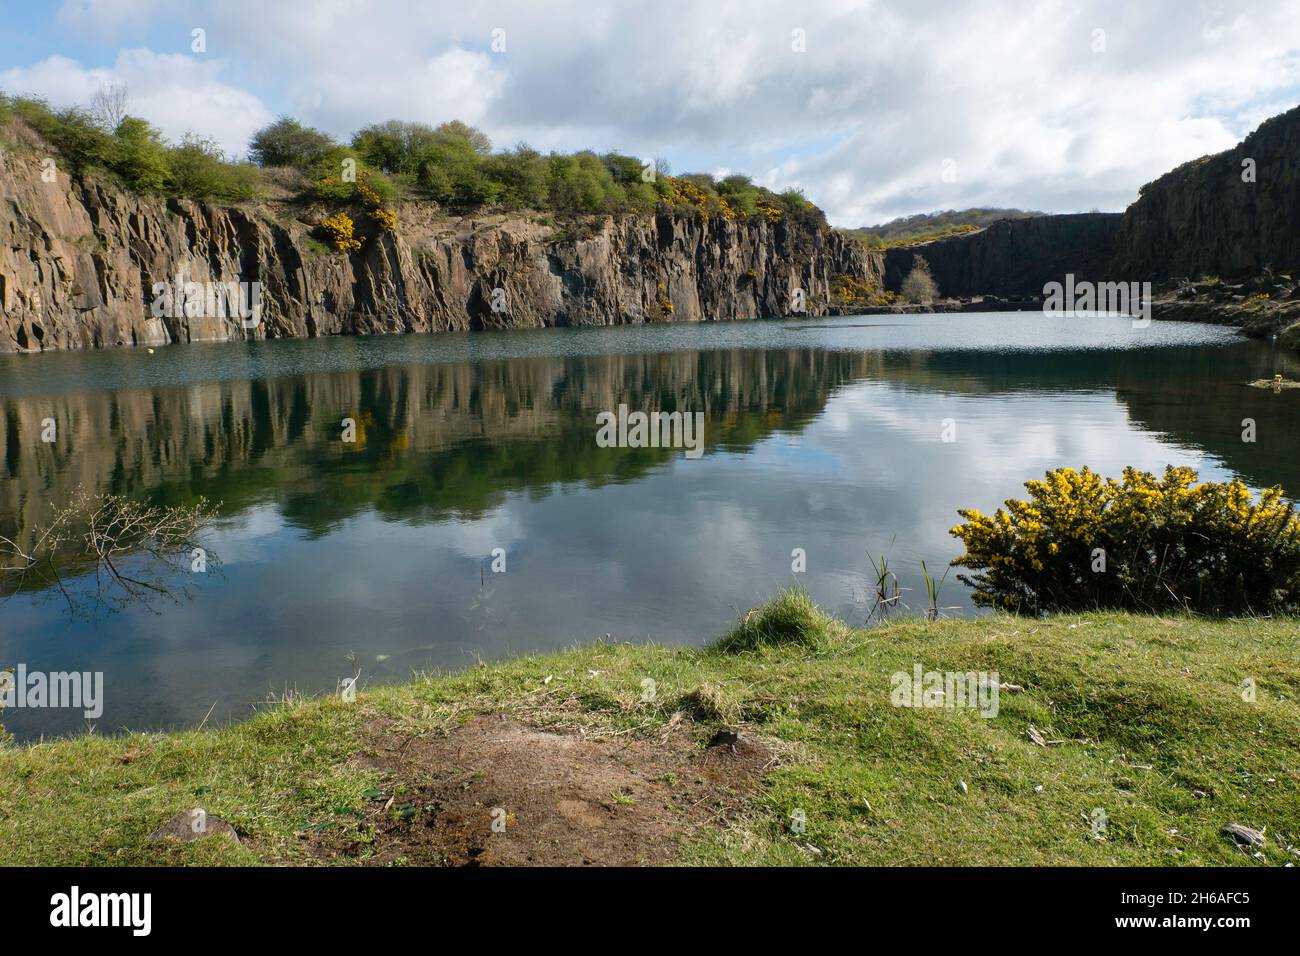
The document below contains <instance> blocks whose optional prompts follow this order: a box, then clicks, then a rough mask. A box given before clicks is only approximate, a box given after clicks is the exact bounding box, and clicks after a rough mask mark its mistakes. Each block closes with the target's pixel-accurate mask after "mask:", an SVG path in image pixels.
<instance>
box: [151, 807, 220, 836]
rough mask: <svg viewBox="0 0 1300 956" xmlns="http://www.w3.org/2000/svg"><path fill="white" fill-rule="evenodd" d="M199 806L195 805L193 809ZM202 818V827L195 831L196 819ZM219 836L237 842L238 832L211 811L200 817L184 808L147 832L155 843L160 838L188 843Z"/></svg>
mask: <svg viewBox="0 0 1300 956" xmlns="http://www.w3.org/2000/svg"><path fill="white" fill-rule="evenodd" d="M198 809H200V808H198V807H196V808H195V810H198ZM199 820H202V829H201V830H198V831H196V830H195V825H196V823H197V821H199ZM209 836H221V837H226V838H227V839H230V840H234V841H235V842H236V843H238V842H239V834H238V833H236V832H235V828H234V827H232V826H231V825H230V824H229V823H227V822H226V821H225V820H223V819H221V818H220V817H217V816H213V815H212V814H211V813H209V814H207V815H206V816H203V817H200V816H198V815H196V814H195V811H194V810H185V811H182V812H181V813H178V814H176V816H174V817H172V818H171V819H170V820H168V821H167V822H166V823H164V824H163V825H162V826H160V827H159V828H158V829H157V830H154V831H153V833H150V834H149V840H150V841H151V842H153V843H157V842H159V841H161V840H167V839H172V840H182V841H184V842H186V843H188V842H189V841H191V840H201V839H202V838H203V837H209Z"/></svg>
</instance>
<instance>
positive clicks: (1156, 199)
mask: <svg viewBox="0 0 1300 956" xmlns="http://www.w3.org/2000/svg"><path fill="white" fill-rule="evenodd" d="M1297 157H1300V107H1297V108H1295V109H1292V110H1289V111H1288V112H1286V113H1282V114H1281V115H1279V116H1274V117H1273V118H1272V119H1270V120H1268V121H1266V122H1265V123H1263V124H1262V125H1261V126H1260V127H1259V128H1258V129H1257V130H1255V131H1254V132H1253V133H1251V134H1250V135H1249V136H1247V137H1246V138H1245V139H1244V140H1242V142H1241V143H1240V145H1238V146H1237V147H1236V148H1235V149H1230V150H1228V151H1227V152H1224V153H1218V154H1217V155H1214V156H1205V157H1202V158H1201V159H1197V160H1194V161H1192V162H1190V163H1185V164H1183V165H1182V166H1179V167H1178V168H1177V169H1175V170H1173V171H1172V172H1169V173H1166V174H1165V175H1164V176H1161V177H1160V178H1159V179H1157V180H1155V181H1154V182H1151V183H1148V184H1147V185H1146V186H1143V187H1142V190H1141V193H1140V194H1139V197H1138V199H1137V201H1136V202H1135V203H1133V205H1131V206H1129V208H1128V209H1127V211H1125V213H1124V219H1123V222H1122V224H1121V226H1120V231H1119V235H1118V236H1117V237H1116V247H1115V269H1116V271H1117V272H1118V273H1119V274H1120V275H1121V276H1123V277H1127V278H1130V279H1138V280H1145V281H1151V282H1160V281H1162V280H1165V279H1170V278H1174V277H1180V276H1181V277H1187V278H1192V279H1195V278H1198V277H1201V276H1221V277H1224V278H1243V277H1246V276H1251V275H1256V274H1258V273H1259V272H1260V271H1261V270H1263V269H1265V268H1268V269H1271V270H1273V271H1274V272H1288V273H1289V272H1294V271H1297V270H1300V164H1298V163H1297Z"/></svg>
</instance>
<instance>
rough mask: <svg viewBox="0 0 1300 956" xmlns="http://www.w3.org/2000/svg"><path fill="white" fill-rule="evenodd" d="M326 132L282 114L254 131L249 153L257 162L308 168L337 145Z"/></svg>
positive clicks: (260, 164)
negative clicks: (268, 124) (272, 121)
mask: <svg viewBox="0 0 1300 956" xmlns="http://www.w3.org/2000/svg"><path fill="white" fill-rule="evenodd" d="M337 146H338V144H337V143H335V142H334V140H333V139H332V138H330V137H329V136H328V135H326V134H325V133H322V132H321V131H320V130H318V129H312V128H311V127H309V126H303V125H302V124H301V123H299V122H298V121H297V120H295V119H290V118H289V117H287V116H281V117H280V118H279V119H278V120H276V121H275V122H274V123H272V124H271V125H270V126H265V127H263V128H262V129H260V130H258V131H257V132H256V133H254V134H253V139H252V141H251V142H250V144H249V149H248V155H249V158H251V159H252V160H253V162H255V163H257V164H258V165H259V166H293V167H296V168H298V169H307V168H308V167H310V166H312V165H313V164H315V163H316V162H318V161H319V160H320V159H321V158H322V157H323V156H325V155H326V154H327V153H328V152H330V150H332V149H334V148H336V147H337Z"/></svg>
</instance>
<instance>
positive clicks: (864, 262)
mask: <svg viewBox="0 0 1300 956" xmlns="http://www.w3.org/2000/svg"><path fill="white" fill-rule="evenodd" d="M19 133H20V139H19V141H18V142H15V143H11V144H10V148H8V149H6V150H5V151H4V153H3V154H0V163H2V164H3V168H2V169H0V301H2V302H3V316H2V317H0V351H10V352H12V351H19V350H24V349H73V348H91V347H103V346H114V345H162V344H166V343H171V342H197V341H222V340H231V339H244V338H253V339H260V338H286V337H302V336H317V335H340V334H365V333H386V332H435V331H446V330H462V329H478V328H489V327H501V328H507V327H509V328H520V327H538V326H550V325H609V324H619V323H636V322H651V321H673V322H698V321H704V320H724V319H742V318H757V317H767V316H778V315H786V314H789V313H790V312H791V311H792V309H791V294H792V290H794V289H801V290H803V293H804V301H805V306H806V310H807V313H808V314H809V315H821V314H824V313H825V312H826V311H827V310H828V308H829V306H830V301H831V286H832V281H833V279H834V278H835V277H836V276H837V275H841V274H848V275H852V276H855V277H857V278H861V279H866V280H869V281H874V282H877V283H878V282H879V281H880V279H881V276H880V268H881V259H880V257H879V256H872V255H870V254H868V253H867V252H865V250H863V249H862V248H861V247H860V246H859V245H858V244H856V243H854V242H852V241H850V240H848V239H847V238H845V237H843V236H841V235H839V234H837V233H834V232H832V231H830V230H829V229H826V228H824V227H822V228H817V227H806V226H801V225H799V224H796V223H787V222H777V223H769V222H767V221H755V220H734V221H729V220H723V219H713V220H709V221H702V220H700V219H698V218H696V219H686V218H681V217H673V216H667V215H662V216H642V217H633V216H628V217H619V218H614V217H595V218H589V219H585V220H582V221H578V222H572V223H567V224H564V225H563V226H553V225H550V224H547V223H546V222H545V220H543V219H542V218H540V217H536V216H527V215H522V214H521V215H513V216H502V215H497V216H479V217H474V218H468V219H453V218H446V217H439V216H438V215H437V214H436V213H435V212H434V211H433V210H432V209H431V207H429V206H422V205H419V204H405V205H399V206H398V207H397V208H396V211H397V215H398V222H399V226H398V229H397V231H396V232H395V233H385V232H380V233H378V234H376V235H373V236H371V237H370V238H368V239H367V240H366V242H365V243H364V245H363V247H362V249H361V251H360V252H357V253H352V254H348V253H343V252H336V251H333V250H331V249H327V248H326V247H325V246H323V245H322V244H321V243H320V242H318V241H317V240H316V239H315V238H313V228H314V226H315V224H316V223H318V222H319V220H320V218H322V217H323V215H324V213H323V211H322V210H320V209H313V208H310V207H305V206H302V205H297V204H293V203H288V202H268V203H261V204H256V205H247V206H219V205H214V204H210V203H203V202H192V201H186V200H164V199H161V198H152V197H141V196H136V195H132V194H129V193H126V192H123V191H122V190H119V189H115V188H112V187H110V186H109V185H106V184H105V183H103V182H99V181H95V180H88V181H81V180H73V179H71V178H69V177H68V176H67V175H66V174H64V173H63V172H61V171H60V172H58V174H57V176H56V177H55V179H54V181H52V182H45V181H43V180H42V177H41V165H40V156H41V148H40V143H39V141H37V140H35V138H34V134H31V133H30V131H27V130H25V129H20V130H19ZM178 275H181V276H184V280H183V281H186V282H194V283H209V282H210V283H230V282H246V283H253V282H256V283H259V284H260V293H261V295H260V301H261V315H260V322H259V323H258V324H257V325H256V327H253V328H249V329H245V328H243V327H242V323H241V322H240V320H239V319H238V318H237V317H234V316H230V317H213V316H210V315H209V316H201V315H193V316H187V315H185V314H184V310H183V309H180V310H170V311H176V312H179V314H177V315H167V314H165V315H161V316H160V315H155V314H154V311H155V310H154V309H153V304H154V301H155V295H154V288H155V284H156V283H163V282H167V283H171V284H172V285H174V284H175V279H176V277H177V276H178ZM496 290H501V291H500V292H496ZM494 293H495V296H494ZM494 306H495V308H494ZM164 311H169V310H164Z"/></svg>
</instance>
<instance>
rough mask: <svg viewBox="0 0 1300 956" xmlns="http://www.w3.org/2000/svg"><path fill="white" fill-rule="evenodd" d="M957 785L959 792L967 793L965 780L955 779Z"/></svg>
mask: <svg viewBox="0 0 1300 956" xmlns="http://www.w3.org/2000/svg"><path fill="white" fill-rule="evenodd" d="M957 786H958V787H960V788H961V792H962V793H968V792H969V788H968V787H967V786H966V781H965V780H958V781H957Z"/></svg>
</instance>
